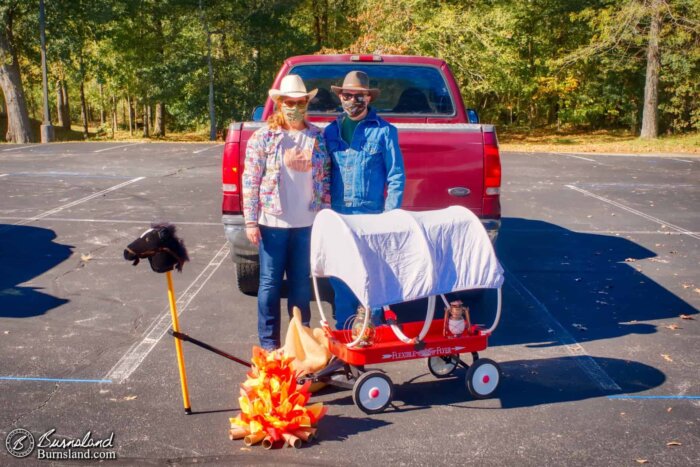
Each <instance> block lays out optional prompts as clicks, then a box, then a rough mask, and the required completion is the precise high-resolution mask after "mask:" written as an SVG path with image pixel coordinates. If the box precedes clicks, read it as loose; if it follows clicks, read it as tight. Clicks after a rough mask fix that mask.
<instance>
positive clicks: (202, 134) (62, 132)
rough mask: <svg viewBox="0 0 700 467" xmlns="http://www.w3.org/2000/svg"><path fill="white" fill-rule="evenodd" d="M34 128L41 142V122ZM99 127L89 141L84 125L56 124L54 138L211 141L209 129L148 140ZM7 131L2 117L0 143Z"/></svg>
mask: <svg viewBox="0 0 700 467" xmlns="http://www.w3.org/2000/svg"><path fill="white" fill-rule="evenodd" d="M30 123H31V126H32V134H33V136H34V141H37V142H38V141H39V140H40V139H41V133H40V131H41V122H40V121H38V120H30ZM98 129H99V127H95V126H89V127H88V138H87V140H86V139H85V138H84V137H83V127H82V125H75V124H73V125H72V126H71V129H70V130H66V129H64V128H63V127H59V126H56V124H55V123H54V137H55V140H54V141H57V142H65V141H154V142H155V141H162V142H183V143H202V142H207V141H209V129H205V130H202V131H191V132H180V133H166V135H165V136H164V137H155V136H151V137H148V138H144V137H143V131H142V130H138V131H134V133H133V134H129V130H125V129H123V128H121V129H118V130H117V131H116V132H115V134H114V138H112V132H111V129H110V130H108V131H107V132H106V133H102V134H98ZM6 131H7V118H6V117H5V116H0V142H4V141H5V132H6ZM217 140H219V141H221V140H222V137H221V135H218V138H217Z"/></svg>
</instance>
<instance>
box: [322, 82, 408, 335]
mask: <svg viewBox="0 0 700 467" xmlns="http://www.w3.org/2000/svg"><path fill="white" fill-rule="evenodd" d="M331 89H332V90H333V92H334V93H336V94H337V95H338V97H339V98H340V102H341V104H342V106H343V111H344V112H343V114H342V115H341V116H339V117H338V118H337V119H336V120H335V121H334V122H331V124H330V125H328V126H327V127H326V129H325V131H324V136H325V138H326V146H327V149H328V153H329V154H330V156H331V162H332V168H331V208H332V209H333V210H334V211H336V212H339V213H341V214H378V213H381V212H384V211H390V210H392V209H398V208H400V207H401V200H402V198H403V189H404V185H405V183H406V176H405V175H404V167H403V157H402V155H401V149H400V148H399V134H398V131H397V129H396V127H395V126H393V125H391V124H390V123H388V122H387V121H386V120H384V119H383V118H381V117H380V116H378V115H377V112H376V110H375V109H373V108H371V107H369V104H370V103H371V102H372V101H374V100H376V99H377V97H378V96H379V89H371V88H370V87H369V77H368V76H367V73H364V72H362V71H351V72H350V73H348V74H347V75H346V76H345V79H344V80H343V84H342V86H331ZM385 192H386V197H385V196H384V193H385ZM331 284H332V285H333V290H334V291H335V316H336V328H338V329H343V328H346V329H347V328H348V327H349V324H350V317H352V316H353V315H354V314H355V312H356V310H357V306H358V305H359V302H358V300H357V298H356V297H355V295H354V294H353V293H352V291H351V290H350V289H349V288H348V287H347V286H346V285H345V283H343V282H342V281H340V280H337V279H334V278H333V279H331ZM372 319H373V321H374V322H375V324H376V323H378V321H380V320H381V310H372Z"/></svg>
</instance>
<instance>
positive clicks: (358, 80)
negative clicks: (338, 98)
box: [331, 71, 379, 100]
mask: <svg viewBox="0 0 700 467" xmlns="http://www.w3.org/2000/svg"><path fill="white" fill-rule="evenodd" d="M331 89H332V90H333V92H334V93H336V94H340V93H341V92H343V91H365V92H368V93H369V95H370V96H372V100H374V99H376V98H377V96H379V89H377V88H370V87H369V76H367V73H365V72H364V71H351V72H350V73H348V74H347V75H345V79H344V80H343V85H342V86H331Z"/></svg>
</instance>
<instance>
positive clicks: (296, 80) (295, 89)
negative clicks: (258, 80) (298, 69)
mask: <svg viewBox="0 0 700 467" xmlns="http://www.w3.org/2000/svg"><path fill="white" fill-rule="evenodd" d="M317 92H318V89H314V90H312V91H310V92H306V86H305V85H304V81H303V80H302V79H301V76H299V75H287V76H285V77H284V78H282V82H281V83H280V88H279V89H270V90H269V91H267V94H268V95H269V96H270V97H271V98H272V99H277V98H278V97H307V98H308V99H309V100H311V99H313V98H314V96H315V95H316V93H317Z"/></svg>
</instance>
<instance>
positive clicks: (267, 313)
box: [258, 225, 311, 350]
mask: <svg viewBox="0 0 700 467" xmlns="http://www.w3.org/2000/svg"><path fill="white" fill-rule="evenodd" d="M260 236H261V239H260V248H259V251H260V287H259V288H258V338H259V339H260V346H261V347H262V348H264V349H267V350H270V349H277V348H279V347H280V321H281V316H280V292H281V290H282V279H283V277H284V273H285V272H286V273H287V285H288V290H289V292H288V296H287V312H288V314H289V316H290V317H291V316H292V308H293V307H295V306H296V307H298V308H299V309H300V310H301V320H302V323H303V324H304V326H308V325H309V321H310V320H311V309H310V308H309V302H310V301H311V284H310V283H309V277H310V275H311V261H310V256H311V227H300V228H292V229H284V228H276V227H266V226H264V225H261V226H260Z"/></svg>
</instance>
